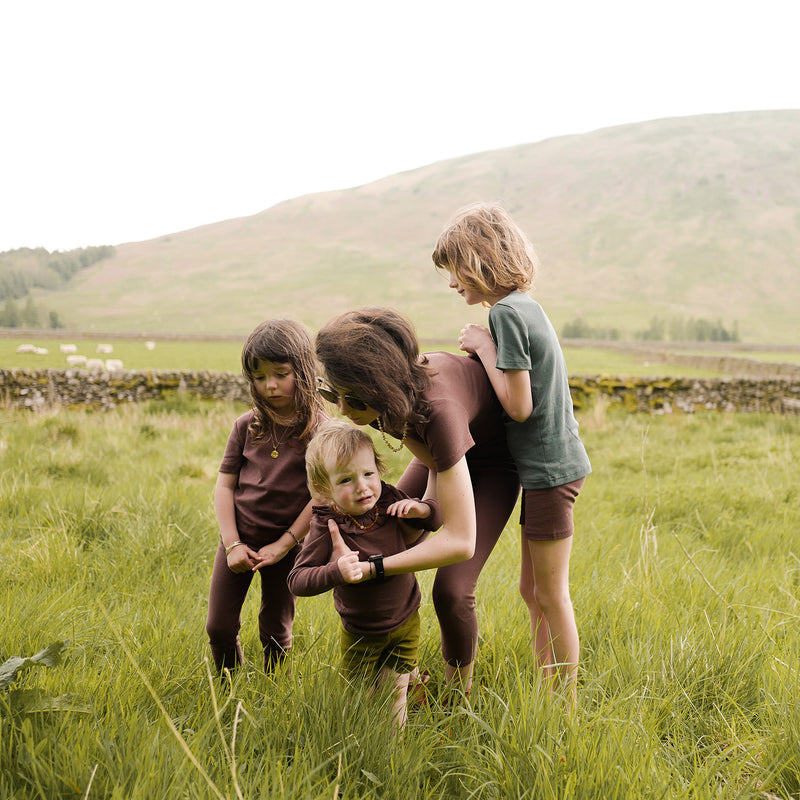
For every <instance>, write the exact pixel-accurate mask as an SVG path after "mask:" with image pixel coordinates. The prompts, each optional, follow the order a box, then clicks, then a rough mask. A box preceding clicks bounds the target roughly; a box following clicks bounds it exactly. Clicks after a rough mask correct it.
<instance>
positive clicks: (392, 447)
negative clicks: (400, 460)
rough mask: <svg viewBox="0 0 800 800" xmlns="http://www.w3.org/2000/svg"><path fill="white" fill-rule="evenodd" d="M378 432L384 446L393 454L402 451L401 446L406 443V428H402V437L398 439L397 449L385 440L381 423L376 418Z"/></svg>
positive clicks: (379, 419)
mask: <svg viewBox="0 0 800 800" xmlns="http://www.w3.org/2000/svg"><path fill="white" fill-rule="evenodd" d="M378 430H379V431H380V432H381V438H382V439H383V441H384V442H385V443H386V446H387V447H388V448H389V449H390V450H391V451H392V452H393V453H399V452H400V451H401V450H402V449H403V445H404V444H405V443H406V432H407V431H406V428H403V437H402V438H401V439H400V445H399V447H395V446H394V445H393V444H392V443H391V442H390V441H389V440H388V439H387V438H386V433H385V432H384V430H383V424H382V422H381V418H380V417H378Z"/></svg>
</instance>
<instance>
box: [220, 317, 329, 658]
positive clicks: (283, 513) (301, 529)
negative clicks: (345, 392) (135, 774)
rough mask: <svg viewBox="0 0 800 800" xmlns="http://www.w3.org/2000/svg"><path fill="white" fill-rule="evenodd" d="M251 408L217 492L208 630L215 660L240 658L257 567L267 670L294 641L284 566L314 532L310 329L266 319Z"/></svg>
mask: <svg viewBox="0 0 800 800" xmlns="http://www.w3.org/2000/svg"><path fill="white" fill-rule="evenodd" d="M242 372H243V373H244V376H245V377H246V378H247V381H248V383H249V385H250V396H251V398H252V400H253V409H252V410H251V411H248V412H247V413H246V414H243V415H242V416H241V417H239V418H238V419H237V420H236V422H235V423H234V426H233V430H232V431H231V434H230V437H229V439H228V444H227V447H226V448H225V454H224V456H223V459H222V464H221V465H220V468H219V476H218V478H217V485H216V489H215V492H214V505H215V509H216V514H217V521H218V523H219V527H220V531H219V536H220V543H219V547H218V548H217V555H216V559H215V561H214V570H213V573H212V576H211V591H210V594H209V601H208V619H207V622H206V632H207V633H208V638H209V643H210V645H211V654H212V656H213V658H214V663H215V665H216V667H217V669H218V670H220V671H222V670H223V669H226V668H227V669H229V670H232V669H234V668H235V667H237V666H238V665H240V664H241V663H242V660H243V654H242V647H241V644H240V642H239V629H240V627H241V619H240V614H241V610H242V606H243V605H244V601H245V597H246V596H247V591H248V589H249V588H250V583H251V582H252V580H253V575H254V573H256V572H258V573H259V574H260V576H261V607H260V609H259V613H258V631H259V637H260V639H261V646H262V649H263V651H264V669H265V670H267V671H269V670H271V669H272V668H273V667H274V665H275V664H276V663H277V662H278V661H279V660H280V659H281V658H283V656H284V655H285V653H286V651H287V650H288V649H289V648H290V647H291V644H292V624H293V621H294V612H295V598H294V595H293V594H292V593H291V592H290V591H289V587H288V585H287V583H286V576H287V575H288V574H289V570H290V569H291V568H292V566H293V565H294V557H295V553H296V548H297V546H298V544H299V543H300V542H301V541H302V539H303V537H304V536H305V535H306V533H307V532H308V524H309V520H310V518H311V496H310V494H309V491H308V487H307V485H306V470H305V451H306V446H307V444H308V442H309V441H310V439H311V437H312V436H313V435H314V432H315V430H316V428H317V426H318V425H319V423H320V422H321V420H322V419H323V418H324V415H323V414H322V410H321V408H320V404H319V401H318V400H317V395H316V392H315V391H314V380H315V377H316V372H317V364H316V359H315V358H314V349H313V345H312V343H311V337H310V335H309V333H308V331H307V330H306V329H305V328H304V327H303V326H302V325H300V324H299V323H297V322H293V321H291V320H268V321H266V322H263V323H262V324H261V325H259V326H258V327H257V328H256V329H255V330H254V331H253V332H252V333H251V334H250V336H249V338H248V339H247V342H246V343H245V345H244V348H243V350H242Z"/></svg>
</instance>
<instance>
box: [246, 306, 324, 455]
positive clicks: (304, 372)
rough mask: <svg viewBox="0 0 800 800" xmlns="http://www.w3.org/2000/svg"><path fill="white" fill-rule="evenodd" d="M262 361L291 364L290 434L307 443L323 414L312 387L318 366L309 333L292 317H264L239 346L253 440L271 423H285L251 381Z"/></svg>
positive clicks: (259, 437) (261, 435)
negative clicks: (252, 414) (252, 413)
mask: <svg viewBox="0 0 800 800" xmlns="http://www.w3.org/2000/svg"><path fill="white" fill-rule="evenodd" d="M263 361H276V362H277V363H279V364H291V367H292V370H293V371H294V406H295V422H294V425H293V426H292V428H291V435H292V436H294V437H297V438H298V439H300V441H302V442H308V440H309V439H310V438H311V435H312V434H313V432H314V430H315V428H316V427H317V425H318V424H319V420H320V419H321V418H322V416H323V411H322V401H321V400H320V398H319V395H318V394H317V391H316V388H315V385H316V377H317V374H318V371H319V366H318V363H317V359H316V356H315V355H314V345H313V343H312V341H311V334H310V333H309V332H308V330H307V329H306V328H305V326H303V325H301V324H300V323H299V322H295V321H294V320H290V319H268V320H266V321H265V322H262V323H261V324H260V325H258V326H257V327H256V328H255V330H254V331H253V332H252V333H251V334H250V335H249V336H248V337H247V341H246V342H245V343H244V347H243V348H242V374H243V375H244V377H245V378H247V382H248V384H249V386H250V399H251V400H252V401H253V409H254V411H255V418H254V419H253V422H252V423H251V425H250V433H251V434H252V435H253V438H254V439H256V440H258V439H261V438H263V437H264V436H265V435H266V434H267V433H268V432H269V431H270V429H271V428H272V427H273V426H274V425H285V424H286V419H285V418H282V417H279V416H278V415H277V414H276V413H275V411H273V409H271V408H270V407H269V406H268V405H267V403H266V402H265V401H264V398H263V397H261V396H260V395H259V393H258V392H257V391H256V388H255V386H254V384H253V373H254V371H255V370H256V369H257V368H258V364H259V362H263Z"/></svg>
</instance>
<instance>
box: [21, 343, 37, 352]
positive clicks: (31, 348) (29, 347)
mask: <svg viewBox="0 0 800 800" xmlns="http://www.w3.org/2000/svg"><path fill="white" fill-rule="evenodd" d="M17 352H18V353H35V352H36V345H35V344H21V345H20V346H19V347H18V348H17Z"/></svg>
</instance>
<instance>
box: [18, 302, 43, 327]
mask: <svg viewBox="0 0 800 800" xmlns="http://www.w3.org/2000/svg"><path fill="white" fill-rule="evenodd" d="M39 322H40V321H39V309H38V308H37V306H36V303H34V302H33V298H32V297H31V296H30V295H28V299H27V300H26V301H25V308H23V309H22V326H23V327H24V328H38V327H39Z"/></svg>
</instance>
